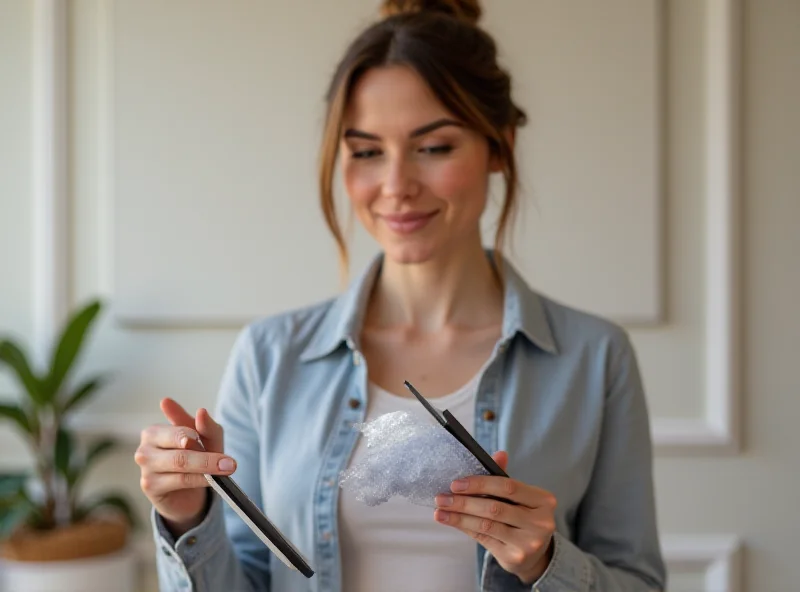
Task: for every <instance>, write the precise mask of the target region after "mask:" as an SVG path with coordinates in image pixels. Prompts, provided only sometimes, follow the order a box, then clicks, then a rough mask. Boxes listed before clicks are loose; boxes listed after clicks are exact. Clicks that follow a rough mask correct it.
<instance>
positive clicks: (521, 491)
mask: <svg viewBox="0 0 800 592" xmlns="http://www.w3.org/2000/svg"><path fill="white" fill-rule="evenodd" d="M450 490H451V491H452V492H453V493H458V494H462V495H492V496H495V497H500V498H503V499H508V500H511V501H513V502H516V503H518V504H522V505H523V506H527V507H529V508H549V509H550V510H555V508H556V503H557V502H556V498H555V496H554V495H553V494H552V493H550V492H549V491H546V490H544V489H540V488H539V487H534V486H533V485H528V484H527V483H522V482H521V481H517V480H516V479H511V478H509V477H498V476H495V475H471V476H469V477H464V478H462V479H458V480H457V481H453V483H451V484H450Z"/></svg>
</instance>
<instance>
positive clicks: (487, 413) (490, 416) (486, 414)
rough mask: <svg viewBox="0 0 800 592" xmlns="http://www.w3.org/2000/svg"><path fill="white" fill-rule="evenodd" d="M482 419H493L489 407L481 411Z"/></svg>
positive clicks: (492, 413)
mask: <svg viewBox="0 0 800 592" xmlns="http://www.w3.org/2000/svg"><path fill="white" fill-rule="evenodd" d="M483 419H485V420H486V421H494V411H492V410H491V409H486V410H485V411H484V412H483Z"/></svg>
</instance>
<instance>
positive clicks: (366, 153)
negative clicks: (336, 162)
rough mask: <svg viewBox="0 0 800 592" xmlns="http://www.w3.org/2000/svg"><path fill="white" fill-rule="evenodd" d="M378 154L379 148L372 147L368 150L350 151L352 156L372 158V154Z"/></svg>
mask: <svg viewBox="0 0 800 592" xmlns="http://www.w3.org/2000/svg"><path fill="white" fill-rule="evenodd" d="M379 154H380V150H376V149H374V148H371V149H368V150H354V151H353V152H352V157H353V158H372V157H374V156H378V155H379Z"/></svg>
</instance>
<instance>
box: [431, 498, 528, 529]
mask: <svg viewBox="0 0 800 592" xmlns="http://www.w3.org/2000/svg"><path fill="white" fill-rule="evenodd" d="M435 501H436V506H437V507H438V508H441V509H443V510H445V511H447V512H457V513H459V514H470V515H472V516H478V517H480V518H488V519H489V520H494V521H496V522H502V523H503V524H508V525H509V526H513V527H515V528H529V527H530V526H532V525H533V523H534V520H535V516H536V511H537V510H533V509H531V508H528V507H527V506H523V505H512V504H507V503H504V502H502V501H500V500H495V499H486V498H480V497H473V496H469V495H450V494H441V495H437V496H436V498H435Z"/></svg>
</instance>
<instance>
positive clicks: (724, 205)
mask: <svg viewBox="0 0 800 592" xmlns="http://www.w3.org/2000/svg"><path fill="white" fill-rule="evenodd" d="M377 5H378V3H377V2H376V1H374V0H337V1H336V2H332V1H330V0H297V1H294V2H278V1H276V0H233V1H230V2H224V3H223V2H214V1H211V0H168V1H164V0H63V1H59V0H0V286H2V288H0V334H2V335H3V336H13V337H14V338H15V339H17V340H19V341H20V342H21V343H24V344H26V346H27V347H29V348H30V351H31V355H32V357H33V358H34V359H35V360H37V363H41V364H43V363H44V361H45V359H46V356H47V354H48V352H49V348H50V347H51V344H52V340H53V337H54V335H55V334H57V332H58V330H59V328H60V327H61V326H62V323H63V322H64V319H65V318H66V317H67V316H68V315H69V314H70V313H71V312H72V311H75V310H76V309H78V308H79V307H80V306H82V305H84V304H85V303H86V302H88V301H90V300H92V299H95V298H99V299H101V300H102V301H103V303H104V308H103V310H102V312H101V314H100V316H99V318H98V321H97V324H96V326H95V327H94V329H93V330H92V332H91V334H90V337H89V338H88V339H89V340H88V342H87V345H86V349H85V351H84V352H83V354H82V357H81V359H80V366H79V367H78V368H77V370H76V375H75V380H76V381H79V379H80V378H81V377H82V376H90V375H94V374H97V373H102V374H106V373H108V374H109V376H110V380H109V382H108V383H107V384H106V385H105V386H104V387H103V388H102V390H101V391H100V392H99V393H98V394H97V395H96V397H95V398H94V400H92V401H91V402H90V403H89V404H87V405H86V406H84V407H83V408H82V409H81V410H80V412H79V413H78V414H77V416H76V420H75V425H76V426H77V427H78V429H79V431H80V434H83V435H85V436H86V437H90V436H94V435H101V434H111V435H114V436H116V437H118V438H120V439H121V441H122V445H121V446H120V447H119V448H117V449H116V451H115V452H113V453H111V454H109V455H107V456H105V457H104V458H103V459H102V461H100V462H99V463H98V464H97V465H96V467H95V469H94V471H93V472H92V473H91V475H90V476H89V477H88V480H87V485H86V486H87V490H88V491H90V492H91V491H92V490H98V491H100V490H104V489H107V488H109V487H111V488H114V489H121V490H123V491H125V492H126V493H127V494H128V495H129V496H130V498H131V499H132V500H133V502H134V503H135V506H136V512H137V513H138V515H140V517H141V519H142V521H143V522H144V524H145V529H144V530H141V531H139V532H138V533H137V535H136V536H135V537H134V542H133V547H132V548H133V551H134V553H135V555H136V557H137V561H139V562H140V565H141V566H142V569H141V571H140V574H141V575H142V577H141V579H140V580H139V581H138V582H137V592H138V591H140V590H141V591H145V590H155V589H156V587H155V581H154V579H153V575H152V574H153V572H152V569H153V557H154V554H155V552H156V551H155V548H154V546H153V544H152V541H151V538H150V532H149V530H148V528H147V527H148V524H147V522H146V521H147V519H148V509H149V506H148V504H147V500H146V499H145V498H144V495H143V494H141V492H140V490H139V485H138V480H139V473H138V467H137V466H136V465H135V464H134V462H133V452H134V450H135V448H136V445H137V443H138V438H139V433H140V431H141V429H142V428H144V427H145V426H147V425H149V424H150V423H154V422H159V421H161V417H160V413H159V408H158V401H159V400H160V399H161V398H162V397H165V396H170V397H173V398H176V399H177V400H178V401H180V402H181V403H183V404H184V406H186V407H187V409H189V410H190V411H194V410H195V409H197V408H198V407H200V406H206V407H212V408H213V405H214V402H215V396H216V388H217V386H218V383H219V379H220V375H221V372H222V369H223V366H224V364H225V362H226V359H227V356H228V353H229V349H230V347H231V345H232V343H233V339H234V337H235V335H236V333H237V331H238V330H239V329H240V327H241V326H242V325H243V324H245V323H246V322H248V321H250V320H252V319H254V318H257V317H259V316H262V315H266V314H271V313H275V312H279V311H281V310H284V309H286V308H289V307H294V306H300V305H304V304H307V303H311V302H314V301H317V300H319V299H322V298H326V297H328V296H331V295H333V294H335V293H336V292H337V290H338V289H339V283H338V269H337V260H336V255H335V249H334V243H333V241H332V239H330V238H329V236H328V234H327V232H326V230H325V227H324V224H323V219H322V216H321V214H320V212H319V211H318V207H317V192H316V164H317V146H318V141H319V138H320V135H321V123H322V116H323V94H324V91H325V88H326V85H327V83H328V80H329V77H330V76H331V74H332V71H333V68H334V66H335V63H336V60H337V59H338V58H339V56H340V55H341V53H342V51H343V50H344V47H345V45H346V44H347V42H348V41H349V40H350V39H351V38H352V37H353V36H354V35H355V34H357V32H358V31H359V30H360V29H361V28H362V27H363V26H365V25H367V24H368V23H369V22H371V20H373V19H374V18H375V17H376V14H377ZM484 9H485V17H484V20H483V21H482V23H483V26H484V27H486V29H487V30H489V31H490V32H491V33H493V34H494V35H495V37H496V39H497V40H498V44H499V50H500V55H501V60H502V62H503V63H504V64H505V65H506V66H507V67H508V68H509V69H510V71H511V73H512V76H513V80H514V84H515V87H514V94H515V97H516V100H517V102H518V103H519V104H521V105H522V107H523V108H524V109H525V110H526V111H527V112H528V115H529V117H530V123H529V125H528V126H527V127H526V128H524V129H523V130H521V132H520V136H519V159H520V166H521V169H522V183H523V192H522V195H523V200H522V201H523V209H522V211H521V214H520V218H519V223H518V225H517V227H516V229H515V235H514V244H513V249H512V251H511V258H512V260H513V261H514V262H515V263H516V264H517V265H518V267H519V269H520V270H521V271H522V272H523V274H524V275H525V277H526V278H527V279H528V280H529V281H530V283H531V284H532V285H533V286H535V287H536V288H537V289H539V290H541V291H543V292H545V293H547V294H550V295H551V296H554V297H556V298H559V299H561V300H563V301H564V302H567V303H569V304H572V305H575V306H578V307H581V308H585V309H587V310H590V311H592V312H596V313H598V314H602V315H604V316H607V317H609V318H612V319H614V320H616V321H618V322H620V323H622V324H624V325H625V326H626V328H628V330H629V331H630V333H631V335H632V337H633V340H634V343H635V345H636V348H637V352H638V354H639V358H640V363H641V365H642V369H643V373H644V380H645V385H646V389H647V396H648V401H649V405H650V411H651V417H652V423H653V437H654V441H655V451H656V465H655V466H656V471H655V479H656V485H657V496H658V500H657V501H658V510H659V516H658V518H659V525H660V528H661V532H662V535H663V547H664V552H665V555H666V558H667V560H668V562H669V569H670V579H671V583H672V585H671V588H670V590H674V591H676V592H744V591H751V590H752V591H755V590H758V591H759V592H772V591H774V592H782V591H789V590H796V589H797V586H798V584H797V582H798V581H800V567H799V566H800V562H798V554H797V547H796V533H797V531H798V527H800V513H798V512H797V510H796V505H797V500H798V498H799V497H800V471H798V466H799V465H798V459H797V456H798V451H800V435H798V429H797V421H798V418H800V397H798V386H799V385H800V380H798V378H797V376H798V375H797V367H796V366H797V364H798V362H799V361H800V345H798V344H799V343H800V314H799V313H798V310H797V303H798V302H800V268H799V267H798V264H797V260H796V259H797V254H798V253H800V173H799V172H798V171H800V156H799V155H800V115H799V114H798V109H797V106H798V105H800V2H798V1H797V0H604V1H603V2H590V1H589V0H558V1H556V0H494V1H493V2H484ZM792 105H794V107H792ZM492 189H493V196H501V195H502V193H501V191H500V189H501V186H500V185H493V188H492ZM340 196H341V192H340ZM341 197H342V201H343V207H344V208H345V210H344V211H346V205H344V196H341ZM495 212H496V210H495V209H494V207H492V209H491V210H490V211H489V212H488V213H487V218H486V230H487V235H486V240H487V244H489V243H490V242H491V234H489V233H490V232H491V230H492V227H493V222H494V213H495ZM353 244H354V247H353V248H354V262H353V269H354V272H358V271H360V269H361V267H362V266H363V264H364V263H365V262H366V260H367V259H368V258H369V257H370V256H371V255H372V254H373V253H374V252H375V245H374V244H373V243H371V241H370V239H369V238H368V237H365V236H363V235H362V234H360V233H359V232H355V234H354V236H353ZM20 393H21V389H20V388H19V385H18V384H17V383H16V382H14V380H12V375H11V373H10V372H8V371H6V370H3V371H2V373H0V395H3V396H5V399H6V400H13V399H14V397H16V396H18V395H19V394H20ZM510 452H511V454H513V451H510ZM31 463H32V458H31V456H30V454H29V453H28V451H27V449H26V447H25V446H24V445H23V442H22V440H21V438H20V436H19V434H18V432H17V431H15V430H14V429H12V427H11V425H10V424H9V423H8V422H5V423H2V424H0V472H3V471H6V472H9V471H11V472H13V471H16V470H18V469H25V468H27V467H29V466H30V465H31ZM0 569H1V568H0Z"/></svg>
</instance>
